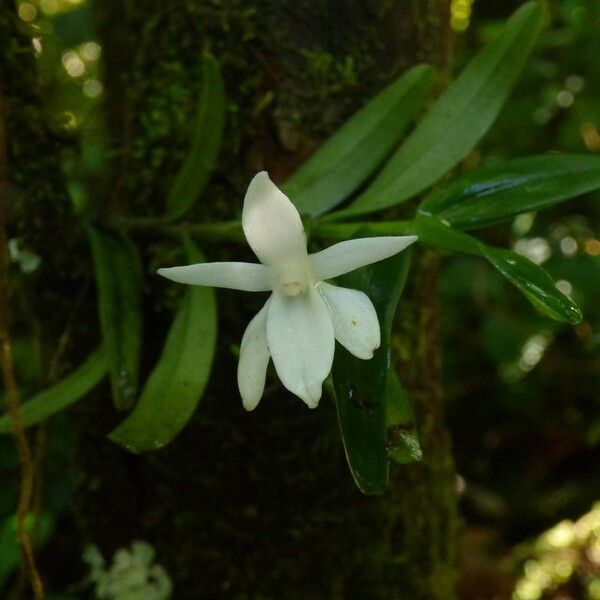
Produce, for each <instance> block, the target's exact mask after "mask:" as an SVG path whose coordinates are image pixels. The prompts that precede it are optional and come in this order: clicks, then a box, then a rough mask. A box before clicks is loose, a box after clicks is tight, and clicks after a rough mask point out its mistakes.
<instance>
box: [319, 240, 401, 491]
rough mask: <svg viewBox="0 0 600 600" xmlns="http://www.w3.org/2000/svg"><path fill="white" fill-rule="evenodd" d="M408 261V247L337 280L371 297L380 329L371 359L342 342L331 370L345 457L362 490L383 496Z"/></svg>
mask: <svg viewBox="0 0 600 600" xmlns="http://www.w3.org/2000/svg"><path fill="white" fill-rule="evenodd" d="M409 263H410V252H409V251H405V252H403V253H401V254H398V255H396V256H393V257H391V258H388V259H387V260H384V261H381V262H379V263H376V264H374V265H370V266H368V267H364V268H362V269H359V270H357V271H353V272H352V273H348V274H347V275H344V276H343V277H340V278H339V279H338V283H339V284H340V285H342V286H344V287H349V288H352V289H357V290H361V291H363V292H365V293H366V294H367V296H369V298H370V299H371V300H372V302H373V305H374V306H375V310H376V311H377V315H378V317H379V324H380V327H381V346H380V347H379V348H378V350H376V352H375V355H374V356H373V358H372V359H370V360H360V359H358V358H356V357H354V356H353V355H351V354H350V353H349V352H348V351H347V350H346V349H345V348H342V347H340V346H338V347H337V348H336V354H335V359H334V361H333V368H332V372H331V375H332V379H333V386H334V390H335V396H336V402H337V409H338V418H339V422H340V429H341V431H342V438H343V441H344V448H345V451H346V458H347V460H348V465H349V467H350V471H351V472H352V475H353V477H354V480H355V482H356V484H357V486H358V487H359V489H360V490H361V491H362V492H363V493H364V494H383V492H385V490H386V488H387V483H388V470H389V462H388V455H387V450H386V443H387V429H386V405H385V395H386V379H387V373H388V370H389V338H390V332H391V327H392V321H393V318H394V313H395V310H396V305H397V304H398V300H399V298H400V294H401V293H402V289H403V287H404V282H405V281H406V274H407V272H408V266H409Z"/></svg>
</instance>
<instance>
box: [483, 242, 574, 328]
mask: <svg viewBox="0 0 600 600" xmlns="http://www.w3.org/2000/svg"><path fill="white" fill-rule="evenodd" d="M481 252H482V254H483V255H484V256H485V257H486V258H487V259H488V260H489V261H490V263H492V265H494V267H496V269H498V271H500V273H502V275H504V277H506V278H507V279H508V280H509V281H510V282H511V283H513V284H514V285H515V286H517V287H518V288H519V289H520V290H521V291H522V292H523V294H525V296H526V297H527V298H528V299H529V301H530V302H531V303H532V304H533V305H534V306H535V307H536V308H538V310H540V312H542V313H543V314H544V315H546V316H548V317H550V318H552V319H555V320H557V321H563V322H566V323H579V322H580V321H581V319H582V315H581V311H580V310H579V308H578V307H577V305H576V304H575V303H574V302H573V300H571V298H569V297H568V296H565V295H564V294H563V293H562V292H561V291H559V290H558V288H557V287H556V285H555V283H554V281H553V280H552V278H551V277H550V275H548V273H547V272H546V271H545V270H544V269H542V267H539V266H538V265H536V264H535V263H532V262H531V261H530V260H529V259H527V258H525V257H524V256H521V255H520V254H517V253H516V252H512V251H511V250H504V249H503V248H491V247H490V246H486V245H484V244H481Z"/></svg>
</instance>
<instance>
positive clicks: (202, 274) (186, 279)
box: [157, 262, 271, 292]
mask: <svg viewBox="0 0 600 600" xmlns="http://www.w3.org/2000/svg"><path fill="white" fill-rule="evenodd" d="M157 273H158V274H159V275H162V276H163V277H166V278H167V279H171V280H172V281H177V282H178V283H188V284H190V285H209V286H212V287H221V288H230V289H234V290H243V291H245V292H265V291H267V290H270V289H271V277H270V274H269V269H268V267H265V266H264V265H259V264H255V263H244V262H213V263H199V264H197V265H187V266H185V267H168V268H163V269H158V271H157Z"/></svg>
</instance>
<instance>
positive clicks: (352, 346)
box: [318, 282, 381, 360]
mask: <svg viewBox="0 0 600 600" xmlns="http://www.w3.org/2000/svg"><path fill="white" fill-rule="evenodd" d="M318 287H319V291H320V292H321V295H322V296H323V299H324V300H325V303H326V304H327V307H328V308H329V312H330V314H331V320H332V322H333V331H334V334H335V339H336V340H337V341H338V342H339V343H340V344H342V346H344V348H346V350H348V352H350V353H351V354H354V356H356V357H357V358H362V359H364V360H367V359H369V358H372V357H373V352H375V350H377V348H379V345H380V344H381V334H380V331H379V321H378V319H377V313H376V312H375V307H374V306H373V303H372V302H371V300H369V297H368V296H367V295H366V294H365V293H364V292H359V291H358V290H350V289H348V288H343V287H338V286H337V285H331V284H329V283H325V282H321V283H320V284H319V286H318Z"/></svg>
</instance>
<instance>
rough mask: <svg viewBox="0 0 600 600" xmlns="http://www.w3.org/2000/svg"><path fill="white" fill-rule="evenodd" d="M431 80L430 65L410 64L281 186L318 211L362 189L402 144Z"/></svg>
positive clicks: (303, 206)
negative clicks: (410, 67) (394, 149)
mask: <svg viewBox="0 0 600 600" xmlns="http://www.w3.org/2000/svg"><path fill="white" fill-rule="evenodd" d="M432 81H433V69H432V68H431V67H429V66H427V65H419V66H416V67H414V68H412V69H410V70H409V71H408V72H406V73H405V74H404V75H402V76H401V77H399V78H398V79H397V80H396V81H394V82H393V83H392V84H390V85H389V86H388V87H386V88H385V89H384V90H383V91H382V92H380V93H379V94H377V96H375V97H374V98H373V99H372V100H371V101H370V102H369V103H368V104H367V105H366V106H364V107H363V108H361V109H360V110H359V111H358V112H357V113H355V114H354V115H353V116H352V117H351V118H350V119H349V120H348V121H347V122H346V123H345V124H344V125H343V126H342V127H341V128H340V129H338V130H337V131H336V132H335V133H334V134H333V135H332V136H331V137H330V138H329V139H328V140H327V141H326V142H325V143H324V144H322V145H321V146H320V147H319V148H318V149H317V150H316V151H315V152H314V153H313V154H312V156H311V157H310V158H309V159H308V160H307V161H306V162H305V163H303V164H302V165H301V166H300V168H299V169H297V170H296V171H294V173H293V174H292V175H291V176H290V177H289V178H288V179H287V180H286V181H285V183H284V185H283V191H284V192H285V193H286V194H287V195H288V196H289V197H290V198H291V200H292V201H293V202H294V204H295V205H296V207H297V208H298V210H299V211H300V212H301V213H304V214H310V215H313V216H316V215H320V214H322V213H324V212H326V211H327V210H329V209H331V208H333V207H334V206H337V205H338V204H339V203H340V202H342V201H343V200H344V199H345V198H347V197H348V196H349V195H350V194H351V193H352V192H354V191H355V190H356V189H358V187H359V186H360V185H361V184H363V183H364V182H365V180H366V179H367V178H368V177H369V176H370V175H371V174H372V173H374V172H375V170H376V169H377V168H378V167H379V166H380V165H381V163H382V161H383V160H384V159H385V158H386V156H388V155H389V153H390V152H391V151H392V150H393V148H394V147H395V146H396V145H397V144H398V142H399V140H400V137H401V135H402V133H403V132H404V130H405V129H406V127H407V126H408V125H409V123H410V122H411V121H412V120H413V118H414V117H415V115H416V114H417V113H418V111H419V110H420V109H421V108H422V106H423V105H424V103H425V101H426V100H427V97H428V95H429V91H430V89H431V84H432Z"/></svg>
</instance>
